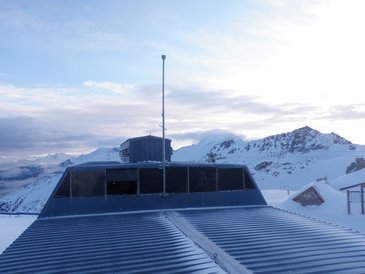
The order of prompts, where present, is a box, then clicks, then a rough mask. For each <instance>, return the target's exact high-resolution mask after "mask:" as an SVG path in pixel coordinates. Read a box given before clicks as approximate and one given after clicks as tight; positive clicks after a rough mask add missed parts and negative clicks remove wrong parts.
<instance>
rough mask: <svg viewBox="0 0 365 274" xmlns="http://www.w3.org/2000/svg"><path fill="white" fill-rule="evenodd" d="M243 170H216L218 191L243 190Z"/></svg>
mask: <svg viewBox="0 0 365 274" xmlns="http://www.w3.org/2000/svg"><path fill="white" fill-rule="evenodd" d="M243 173H244V170H243V169H242V168H219V169H218V190H238V189H243V184H244V178H243Z"/></svg>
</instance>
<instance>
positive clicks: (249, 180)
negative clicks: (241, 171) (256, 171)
mask: <svg viewBox="0 0 365 274" xmlns="http://www.w3.org/2000/svg"><path fill="white" fill-rule="evenodd" d="M248 172H249V171H248V170H247V169H245V188H255V185H254V184H253V182H252V177H251V176H250V175H249V174H248Z"/></svg>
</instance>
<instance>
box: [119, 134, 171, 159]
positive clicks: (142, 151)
mask: <svg viewBox="0 0 365 274" xmlns="http://www.w3.org/2000/svg"><path fill="white" fill-rule="evenodd" d="M162 143H163V139H162V138H161V137H156V136H152V135H147V136H142V137H136V138H129V139H127V140H126V141H125V142H123V143H122V144H121V145H120V158H121V159H122V161H123V162H127V163H138V162H147V161H156V162H162V158H163V157H162ZM171 155H172V147H171V140H170V139H167V138H166V139H165V160H166V161H167V162H170V161H171Z"/></svg>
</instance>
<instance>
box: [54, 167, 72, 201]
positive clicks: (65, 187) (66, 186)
mask: <svg viewBox="0 0 365 274" xmlns="http://www.w3.org/2000/svg"><path fill="white" fill-rule="evenodd" d="M55 197H56V198H62V197H70V172H67V174H66V176H65V177H64V178H63V181H62V183H61V185H60V187H59V188H58V190H57V192H56V194H55Z"/></svg>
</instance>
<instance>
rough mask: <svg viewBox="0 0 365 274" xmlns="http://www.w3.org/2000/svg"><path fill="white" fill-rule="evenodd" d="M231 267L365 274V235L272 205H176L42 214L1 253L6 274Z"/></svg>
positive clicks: (199, 270)
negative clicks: (96, 212) (140, 210)
mask: <svg viewBox="0 0 365 274" xmlns="http://www.w3.org/2000/svg"><path fill="white" fill-rule="evenodd" d="M215 262H216V263H218V265H219V266H218V265H217V264H216V263H215ZM223 269H224V270H228V271H229V272H231V273H247V269H248V270H250V271H253V272H254V273H364V272H365V271H364V270H365V236H364V235H362V234H359V233H355V232H352V231H349V230H346V229H343V228H340V227H337V226H334V225H331V224H328V223H323V222H320V221H316V220H313V219H309V218H305V217H301V216H298V215H295V214H292V213H287V212H284V211H281V210H277V209H273V208H271V207H240V208H215V209H195V210H193V209H190V210H176V211H175V210H169V211H161V212H154V213H152V212H151V213H130V214H128V213H125V214H109V215H98V216H95V215H93V216H83V217H82V216H78V217H58V218H43V219H38V220H37V221H35V222H34V223H33V224H32V225H31V226H30V227H29V228H28V229H27V230H26V231H25V232H24V233H23V234H22V235H21V236H20V237H19V238H18V239H17V240H16V241H15V242H14V243H13V244H12V245H11V246H10V247H9V248H8V249H7V250H6V251H5V252H4V253H3V254H2V255H0V273H222V272H224V271H223Z"/></svg>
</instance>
